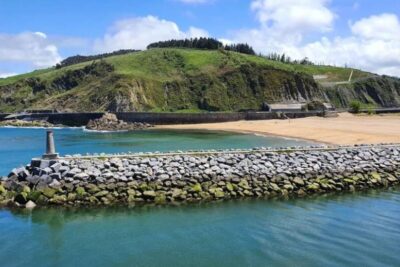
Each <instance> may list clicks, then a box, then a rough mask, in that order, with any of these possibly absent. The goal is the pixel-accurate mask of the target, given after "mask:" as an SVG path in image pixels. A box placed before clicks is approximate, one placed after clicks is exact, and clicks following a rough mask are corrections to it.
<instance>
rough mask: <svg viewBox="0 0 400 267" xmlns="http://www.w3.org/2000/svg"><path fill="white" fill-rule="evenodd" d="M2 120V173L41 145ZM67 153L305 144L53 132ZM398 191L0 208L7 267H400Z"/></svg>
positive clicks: (196, 135) (1, 251) (0, 248)
mask: <svg viewBox="0 0 400 267" xmlns="http://www.w3.org/2000/svg"><path fill="white" fill-rule="evenodd" d="M44 132H45V130H42V129H5V128H0V162H1V165H0V174H6V173H7V172H8V171H9V170H10V169H11V168H12V167H15V166H16V165H18V164H24V163H27V162H28V161H29V159H30V158H31V157H33V156H38V155H41V154H42V153H43V148H44ZM55 136H56V144H57V146H58V150H59V151H60V152H61V153H62V154H73V153H86V152H92V153H93V152H123V151H155V150H158V151H167V150H177V149H182V150H187V149H200V148H215V149H218V148H231V147H234V148H248V147H254V146H268V145H270V146H285V145H300V144H304V143H302V142H296V141H293V140H285V139H280V138H265V137H258V136H253V135H240V134H230V133H212V132H197V131H195V132H192V131H191V132H176V131H143V132H135V133H118V134H116V133H114V134H101V133H87V132H83V131H82V130H80V129H60V130H56V131H55ZM399 244H400V190H399V189H397V190H393V191H370V192H368V193H358V194H346V195H330V196H320V197H314V198H310V199H299V200H276V201H273V200H238V201H227V202H220V203H207V204H204V203H203V204H198V205H182V206H169V207H149V206H147V207H134V208H129V207H125V208H123V207H121V208H108V209H91V210H88V209H77V210H71V209H70V210H64V209H54V208H51V209H35V210H34V211H32V212H29V211H25V210H8V209H0V266H6V267H12V266H33V267H36V266H38V267H42V266H400V246H399Z"/></svg>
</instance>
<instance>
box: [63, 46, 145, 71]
mask: <svg viewBox="0 0 400 267" xmlns="http://www.w3.org/2000/svg"><path fill="white" fill-rule="evenodd" d="M139 51H140V50H134V49H121V50H118V51H114V52H111V53H104V54H98V55H93V56H81V55H76V56H72V57H67V58H66V59H64V60H63V61H61V62H60V63H58V64H57V65H56V69H59V68H62V67H66V66H69V65H74V64H78V63H81V62H86V61H92V60H97V59H103V58H106V57H111V56H117V55H124V54H128V53H133V52H139Z"/></svg>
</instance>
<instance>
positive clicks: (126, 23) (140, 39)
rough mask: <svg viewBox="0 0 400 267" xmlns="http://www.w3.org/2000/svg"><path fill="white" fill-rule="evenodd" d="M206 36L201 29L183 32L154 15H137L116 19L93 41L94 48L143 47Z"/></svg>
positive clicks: (171, 23)
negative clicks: (100, 36)
mask: <svg viewBox="0 0 400 267" xmlns="http://www.w3.org/2000/svg"><path fill="white" fill-rule="evenodd" d="M206 36H208V32H207V31H205V30H203V29H199V28H195V27H190V28H189V30H188V31H187V32H184V31H181V30H180V29H179V27H178V25H177V24H176V23H175V22H172V21H168V20H163V19H159V18H157V17H154V16H147V17H137V18H131V19H125V20H120V21H117V22H116V23H115V24H114V25H113V26H112V28H111V29H110V30H109V31H108V33H106V34H105V35H104V37H103V38H101V39H97V40H96V41H95V44H94V50H95V51H97V52H111V51H114V50H118V49H145V48H146V46H147V45H148V44H150V43H152V42H157V41H164V40H170V39H182V38H193V37H206Z"/></svg>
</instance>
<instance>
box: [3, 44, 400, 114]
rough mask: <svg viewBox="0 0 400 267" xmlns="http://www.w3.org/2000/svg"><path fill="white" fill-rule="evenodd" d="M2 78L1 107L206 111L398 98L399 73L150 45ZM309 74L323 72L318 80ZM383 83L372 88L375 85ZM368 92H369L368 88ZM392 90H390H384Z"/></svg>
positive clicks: (382, 102) (393, 100)
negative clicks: (383, 74)
mask: <svg viewBox="0 0 400 267" xmlns="http://www.w3.org/2000/svg"><path fill="white" fill-rule="evenodd" d="M78 62H79V63H78V64H72V65H68V64H67V65H65V66H63V67H61V68H48V69H44V70H38V71H34V72H31V73H27V74H23V75H18V76H15V77H10V78H6V79H0V112H14V111H21V110H24V109H28V108H29V109H58V110H63V111H104V110H109V111H158V112H206V111H237V110H249V109H254V110H259V109H260V108H261V107H262V105H263V103H265V102H266V103H276V102H287V101H291V102H293V101H301V102H304V101H306V102H311V101H313V100H317V101H320V102H325V101H332V102H333V103H334V104H335V105H336V106H338V107H341V106H349V103H350V101H351V100H354V99H357V100H359V101H361V102H362V103H364V104H367V103H369V104H373V105H376V106H381V105H383V106H384V105H389V104H390V105H396V104H397V105H399V104H400V97H398V95H400V92H399V90H400V89H399V88H400V85H399V84H400V82H399V80H398V79H395V78H389V77H380V76H376V75H373V74H370V73H367V72H363V71H359V70H354V74H353V80H354V81H355V82H354V83H351V84H349V85H340V86H335V85H330V86H326V85H325V84H324V83H325V82H329V83H334V82H340V81H344V80H347V79H348V77H349V75H350V72H351V69H348V68H338V67H332V66H317V65H307V64H305V65H301V64H293V63H285V62H281V61H275V60H269V59H266V58H264V57H260V56H255V55H248V54H243V53H237V52H232V51H227V50H223V49H218V50H196V49H186V48H153V49H149V50H146V51H140V52H134V53H123V54H122V55H119V54H118V55H110V54H108V55H107V56H106V57H103V58H102V59H100V60H96V61H84V62H80V61H79V59H78ZM312 75H320V76H321V75H322V76H323V79H322V80H320V79H318V80H317V82H316V81H315V80H314V79H313V77H312ZM378 87H379V88H380V89H379V90H377V91H376V93H375V92H373V88H378ZM371 92H373V93H371ZM389 96H391V98H390V97H389Z"/></svg>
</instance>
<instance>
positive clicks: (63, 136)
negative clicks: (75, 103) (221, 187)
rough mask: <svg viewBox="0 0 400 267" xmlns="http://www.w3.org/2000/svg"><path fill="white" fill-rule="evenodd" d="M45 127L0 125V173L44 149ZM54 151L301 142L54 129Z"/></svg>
mask: <svg viewBox="0 0 400 267" xmlns="http://www.w3.org/2000/svg"><path fill="white" fill-rule="evenodd" d="M45 132H46V130H45V129H27V128H25V129H24V128H1V127H0V175H7V174H8V172H9V171H10V170H11V169H12V168H14V167H18V166H20V165H25V164H27V163H29V162H30V160H31V158H33V157H37V156H41V155H42V154H43V153H44V150H45ZM54 135H55V143H56V148H57V152H59V153H60V154H61V155H65V154H76V153H81V154H85V153H102V152H105V153H111V152H128V151H132V152H148V151H172V150H191V149H224V148H253V147H257V146H272V147H279V146H294V145H304V144H310V143H307V142H304V141H297V140H291V139H283V138H277V137H263V136H256V135H246V134H236V133H227V132H209V131H174V130H145V131H136V132H125V133H98V132H85V131H83V130H82V129H80V128H79V129H71V128H64V129H55V130H54Z"/></svg>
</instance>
